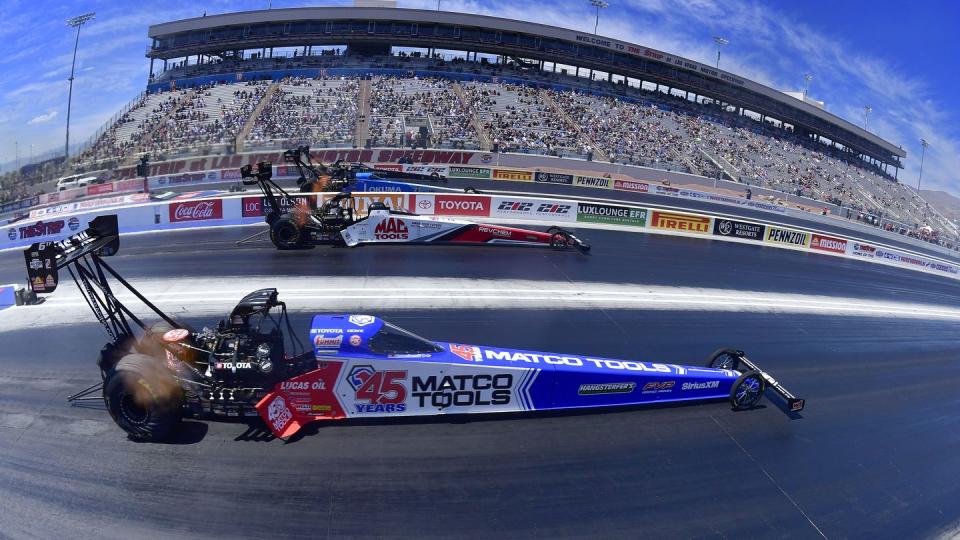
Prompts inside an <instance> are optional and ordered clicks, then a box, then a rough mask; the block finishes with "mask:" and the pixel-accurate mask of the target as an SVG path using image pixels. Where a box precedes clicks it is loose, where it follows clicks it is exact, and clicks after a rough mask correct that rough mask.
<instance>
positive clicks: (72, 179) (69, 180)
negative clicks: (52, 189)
mask: <svg viewBox="0 0 960 540" xmlns="http://www.w3.org/2000/svg"><path fill="white" fill-rule="evenodd" d="M96 181H97V177H96V176H84V175H82V174H72V175H70V176H64V177H63V178H60V179H59V180H57V191H65V190H68V189H74V188H81V187H86V186H88V185H90V184H93V183H95V182H96Z"/></svg>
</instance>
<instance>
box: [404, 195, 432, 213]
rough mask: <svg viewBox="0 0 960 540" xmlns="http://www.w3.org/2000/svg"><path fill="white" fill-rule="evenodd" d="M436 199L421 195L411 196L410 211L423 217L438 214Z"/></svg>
mask: <svg viewBox="0 0 960 540" xmlns="http://www.w3.org/2000/svg"><path fill="white" fill-rule="evenodd" d="M434 197H435V196H434V195H421V194H419V193H416V194H412V195H410V211H411V212H413V213H415V214H423V215H432V214H434V213H436V210H435V208H434V206H435V203H436V201H435V200H434Z"/></svg>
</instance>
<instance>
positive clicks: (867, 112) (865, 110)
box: [863, 105, 873, 130]
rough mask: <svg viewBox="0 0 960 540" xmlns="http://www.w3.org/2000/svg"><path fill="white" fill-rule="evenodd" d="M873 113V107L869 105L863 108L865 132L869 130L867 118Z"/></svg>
mask: <svg viewBox="0 0 960 540" xmlns="http://www.w3.org/2000/svg"><path fill="white" fill-rule="evenodd" d="M872 112H873V107H871V106H869V105H864V106H863V129H864V130H866V129H867V116H869V115H870V113H872Z"/></svg>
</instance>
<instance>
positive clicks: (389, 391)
mask: <svg viewBox="0 0 960 540" xmlns="http://www.w3.org/2000/svg"><path fill="white" fill-rule="evenodd" d="M406 379H407V372H406V371H399V370H390V371H377V370H375V369H374V368H373V366H354V368H353V369H351V370H350V373H348V374H347V382H348V383H350V387H351V388H353V390H354V392H355V393H356V394H355V395H356V400H357V402H356V403H354V406H355V407H356V411H357V412H358V413H377V412H387V413H392V412H403V411H405V410H406V409H407V405H406V400H407V387H406V386H405V385H404V384H403V383H404V381H406Z"/></svg>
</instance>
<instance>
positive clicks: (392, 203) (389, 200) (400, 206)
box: [320, 192, 407, 215]
mask: <svg viewBox="0 0 960 540" xmlns="http://www.w3.org/2000/svg"><path fill="white" fill-rule="evenodd" d="M332 197H333V194H330V193H327V194H324V195H323V201H320V202H321V203H324V202H326V201H327V200H328V199H330V198H332ZM406 201H407V199H406V195H404V194H402V193H389V192H375V193H354V194H353V197H351V198H349V199H347V200H345V201H343V207H344V208H352V209H353V211H354V213H356V214H359V215H365V214H366V213H367V209H368V208H369V207H370V205H371V204H373V203H375V202H382V203H383V204H385V205H387V206H389V207H390V208H392V209H394V210H405V209H406Z"/></svg>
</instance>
